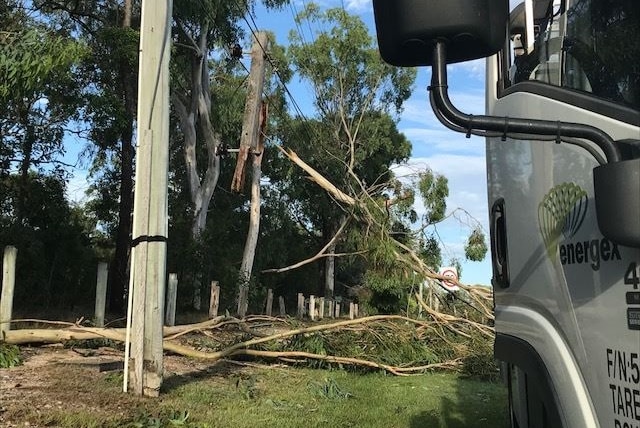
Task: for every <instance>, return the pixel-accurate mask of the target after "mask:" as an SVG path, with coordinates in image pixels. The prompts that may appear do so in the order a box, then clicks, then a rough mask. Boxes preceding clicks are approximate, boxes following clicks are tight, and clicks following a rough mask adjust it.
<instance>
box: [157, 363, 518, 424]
mask: <svg viewBox="0 0 640 428" xmlns="http://www.w3.org/2000/svg"><path fill="white" fill-rule="evenodd" d="M168 389H169V390H168V395H167V398H169V400H175V402H174V405H175V406H177V407H174V408H178V409H182V410H186V411H188V412H189V414H190V415H192V417H193V421H202V422H205V421H206V422H207V423H208V425H206V424H203V425H197V424H196V426H211V427H222V426H228V427H238V428H240V427H274V428H275V427H278V428H287V427H291V428H294V427H309V428H310V427H371V428H375V427H380V428H383V427H384V428H392V427H407V428H414V427H415V428H417V427H425V428H456V427H459V428H462V427H465V428H468V427H496V428H500V427H507V418H506V394H505V390H504V388H502V386H501V385H498V384H495V383H485V382H477V381H470V380H464V379H461V378H460V377H458V376H456V375H452V374H445V373H437V374H428V375H422V376H416V377H408V378H398V377H390V376H384V375H381V374H368V375H362V374H354V373H347V372H343V371H324V370H292V369H287V370H264V371H257V372H253V373H252V374H251V375H249V376H246V375H244V376H236V377H234V376H232V377H231V378H230V379H229V382H228V383H227V384H226V385H224V384H223V385H221V386H219V387H217V388H212V387H211V385H209V384H208V382H206V381H203V382H198V383H191V384H185V385H175V386H169V388H168Z"/></svg>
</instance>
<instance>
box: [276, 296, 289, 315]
mask: <svg viewBox="0 0 640 428" xmlns="http://www.w3.org/2000/svg"><path fill="white" fill-rule="evenodd" d="M278 305H279V306H280V316H281V317H286V316H287V311H286V309H285V307H284V297H282V296H279V297H278Z"/></svg>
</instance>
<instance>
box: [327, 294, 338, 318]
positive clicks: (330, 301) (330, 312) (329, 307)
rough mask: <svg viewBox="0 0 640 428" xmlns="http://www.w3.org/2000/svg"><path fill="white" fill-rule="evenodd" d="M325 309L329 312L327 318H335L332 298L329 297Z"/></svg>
mask: <svg viewBox="0 0 640 428" xmlns="http://www.w3.org/2000/svg"><path fill="white" fill-rule="evenodd" d="M327 310H328V312H329V318H335V316H336V314H335V302H334V301H333V299H329V303H328V305H327Z"/></svg>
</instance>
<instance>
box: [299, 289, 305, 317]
mask: <svg viewBox="0 0 640 428" xmlns="http://www.w3.org/2000/svg"><path fill="white" fill-rule="evenodd" d="M302 317H304V294H302V293H298V318H300V319H302Z"/></svg>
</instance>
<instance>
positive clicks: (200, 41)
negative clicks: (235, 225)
mask: <svg viewBox="0 0 640 428" xmlns="http://www.w3.org/2000/svg"><path fill="white" fill-rule="evenodd" d="M178 29H179V30H180V31H181V32H182V33H183V34H186V33H187V31H186V29H185V28H184V27H183V26H182V25H181V24H180V22H178ZM208 31H209V26H208V24H206V23H205V24H203V25H202V28H201V29H200V35H199V36H198V37H197V41H196V40H195V38H192V37H191V36H189V35H187V39H189V40H191V42H192V44H193V46H192V48H193V56H192V58H191V69H190V75H189V76H186V77H187V81H188V82H189V83H190V88H189V89H188V90H186V91H185V92H173V93H172V95H171V98H172V100H173V105H174V107H175V111H176V114H177V115H178V119H179V124H180V130H181V131H182V134H183V136H184V150H183V153H184V160H185V166H186V171H187V181H188V183H189V195H190V197H191V203H192V207H193V218H192V223H191V236H192V239H193V241H194V242H198V241H199V240H200V236H201V234H202V231H203V230H204V229H205V227H206V225H207V214H208V211H209V205H210V203H211V200H212V199H213V193H214V191H215V189H216V186H217V184H218V178H219V176H220V165H221V161H220V156H218V154H217V148H218V146H219V145H220V144H221V142H220V138H219V136H218V135H217V134H216V133H215V130H214V127H213V124H212V123H211V118H210V113H211V93H210V89H209V65H208V58H209V56H208V55H207V52H208V47H207V33H208ZM197 127H199V128H200V131H201V133H200V135H198V133H197V129H198V128H197ZM198 139H199V140H200V141H204V144H205V146H206V151H207V157H208V159H207V169H206V171H205V173H204V178H203V179H202V180H201V179H200V176H201V175H200V172H199V168H198V160H197V156H196V153H197V142H198ZM193 275H194V289H193V293H194V295H193V298H194V300H193V301H194V302H195V301H196V300H198V301H199V299H200V297H199V293H200V287H201V283H202V272H200V269H199V268H198V267H197V266H196V267H195V269H194V273H193Z"/></svg>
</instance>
